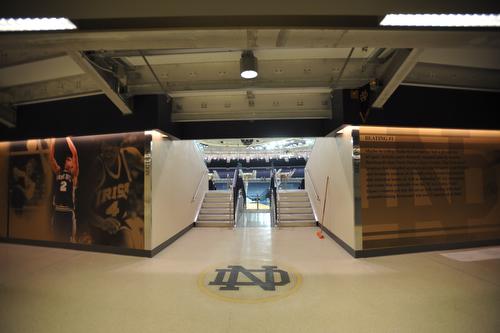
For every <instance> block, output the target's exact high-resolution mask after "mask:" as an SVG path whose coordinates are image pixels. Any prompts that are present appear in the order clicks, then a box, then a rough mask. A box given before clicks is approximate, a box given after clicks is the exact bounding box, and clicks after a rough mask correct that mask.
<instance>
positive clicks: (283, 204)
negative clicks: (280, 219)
mask: <svg viewBox="0 0 500 333" xmlns="http://www.w3.org/2000/svg"><path fill="white" fill-rule="evenodd" d="M278 207H279V208H294V207H296V208H310V207H311V203H310V202H309V200H308V201H279V202H278Z"/></svg>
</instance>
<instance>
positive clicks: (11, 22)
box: [0, 17, 76, 31]
mask: <svg viewBox="0 0 500 333" xmlns="http://www.w3.org/2000/svg"><path fill="white" fill-rule="evenodd" d="M74 29H76V25H74V24H73V22H71V21H70V20H68V19H67V18H64V17H43V18H2V19H0V31H48V30H74Z"/></svg>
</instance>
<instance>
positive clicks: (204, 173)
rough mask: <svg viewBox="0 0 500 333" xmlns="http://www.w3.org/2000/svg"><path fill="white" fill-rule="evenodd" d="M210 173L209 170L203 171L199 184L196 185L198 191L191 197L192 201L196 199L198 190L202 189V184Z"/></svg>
mask: <svg viewBox="0 0 500 333" xmlns="http://www.w3.org/2000/svg"><path fill="white" fill-rule="evenodd" d="M206 174H208V171H203V173H202V174H201V178H200V181H199V182H198V186H197V187H196V192H194V195H193V198H192V199H191V202H194V201H195V200H196V197H197V196H198V192H199V191H200V185H201V182H202V180H203V179H204V178H205V175H206Z"/></svg>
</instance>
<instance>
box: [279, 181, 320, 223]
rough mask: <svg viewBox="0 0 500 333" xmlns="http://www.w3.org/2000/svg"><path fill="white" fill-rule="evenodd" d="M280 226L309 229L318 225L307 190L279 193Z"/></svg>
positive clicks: (282, 191) (281, 191)
mask: <svg viewBox="0 0 500 333" xmlns="http://www.w3.org/2000/svg"><path fill="white" fill-rule="evenodd" d="M277 210H278V226H282V227H309V226H315V225H316V219H315V218H314V214H313V210H312V207H311V202H310V201H309V196H308V195H307V192H306V191H305V190H280V191H278V202H277Z"/></svg>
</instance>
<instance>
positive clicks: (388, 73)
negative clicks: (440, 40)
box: [372, 49, 421, 108]
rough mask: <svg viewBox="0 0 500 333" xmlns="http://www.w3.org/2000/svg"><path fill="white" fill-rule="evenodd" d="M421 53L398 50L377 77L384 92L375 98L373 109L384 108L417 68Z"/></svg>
mask: <svg viewBox="0 0 500 333" xmlns="http://www.w3.org/2000/svg"><path fill="white" fill-rule="evenodd" d="M420 53H421V50H420V49H412V50H407V49H402V50H397V51H396V52H395V53H394V55H393V56H392V57H391V59H389V60H388V62H387V63H386V64H385V65H384V66H383V68H382V69H381V71H380V74H379V75H377V79H378V80H379V81H380V82H381V83H382V90H381V91H380V93H379V94H378V96H377V97H376V98H375V101H374V102H373V104H372V107H373V108H382V107H383V106H384V104H385V102H387V100H388V99H389V97H391V95H392V94H393V93H394V91H395V90H396V89H397V87H398V86H399V85H400V84H401V82H403V81H404V79H405V78H406V76H407V75H408V74H409V73H410V72H411V70H412V69H413V67H415V65H416V64H417V61H418V55H419V54H420Z"/></svg>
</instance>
